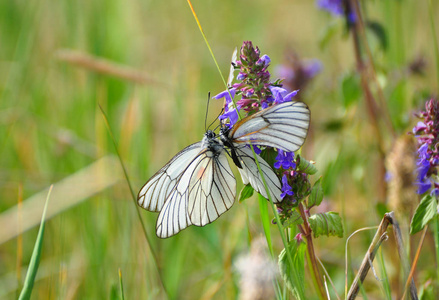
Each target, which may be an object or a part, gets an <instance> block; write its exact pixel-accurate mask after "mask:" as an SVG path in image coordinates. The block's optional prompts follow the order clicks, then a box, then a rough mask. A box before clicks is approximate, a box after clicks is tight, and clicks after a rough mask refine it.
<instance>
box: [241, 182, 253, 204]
mask: <svg viewBox="0 0 439 300" xmlns="http://www.w3.org/2000/svg"><path fill="white" fill-rule="evenodd" d="M254 191H255V190H254V189H253V187H252V186H251V185H250V184H247V185H245V186H244V187H243V188H242V190H241V192H240V193H239V202H242V201H244V200H245V199H248V198H250V197H251V196H253V192H254Z"/></svg>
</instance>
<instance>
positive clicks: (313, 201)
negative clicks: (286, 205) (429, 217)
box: [308, 177, 323, 207]
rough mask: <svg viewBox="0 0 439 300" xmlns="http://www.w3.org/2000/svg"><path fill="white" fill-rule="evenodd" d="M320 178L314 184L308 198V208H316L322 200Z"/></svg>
mask: <svg viewBox="0 0 439 300" xmlns="http://www.w3.org/2000/svg"><path fill="white" fill-rule="evenodd" d="M321 180H322V177H320V178H319V180H317V181H316V182H315V183H314V186H313V187H312V190H311V194H310V195H309V198H308V207H313V206H318V205H320V203H322V200H323V187H322V181H321Z"/></svg>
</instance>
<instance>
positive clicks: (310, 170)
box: [297, 154, 317, 175]
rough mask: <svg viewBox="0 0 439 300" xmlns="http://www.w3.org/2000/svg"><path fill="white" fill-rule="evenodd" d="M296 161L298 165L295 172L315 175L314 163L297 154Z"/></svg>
mask: <svg viewBox="0 0 439 300" xmlns="http://www.w3.org/2000/svg"><path fill="white" fill-rule="evenodd" d="M297 161H298V163H299V165H298V166H297V171H299V172H302V173H306V174H309V175H314V174H315V173H317V168H316V166H315V165H314V163H312V162H310V161H308V160H306V159H304V158H303V157H302V156H300V155H299V154H297Z"/></svg>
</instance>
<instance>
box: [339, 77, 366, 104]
mask: <svg viewBox="0 0 439 300" xmlns="http://www.w3.org/2000/svg"><path fill="white" fill-rule="evenodd" d="M340 90H341V95H342V100H343V106H344V108H348V107H350V106H351V105H352V104H354V103H355V102H357V101H358V100H359V99H360V97H361V94H362V91H361V85H360V77H359V76H358V74H356V73H348V74H345V75H344V76H343V78H342V79H341V84H340Z"/></svg>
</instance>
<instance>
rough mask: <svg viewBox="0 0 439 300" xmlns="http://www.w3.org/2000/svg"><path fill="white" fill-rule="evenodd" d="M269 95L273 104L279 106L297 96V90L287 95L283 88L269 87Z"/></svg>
mask: <svg viewBox="0 0 439 300" xmlns="http://www.w3.org/2000/svg"><path fill="white" fill-rule="evenodd" d="M270 90H271V93H272V94H273V97H274V103H275V104H280V103H284V102H288V101H291V99H292V98H293V97H294V96H296V95H297V93H298V92H299V91H298V90H295V91H292V92H291V93H288V91H287V90H286V89H284V88H281V87H278V86H270Z"/></svg>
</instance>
